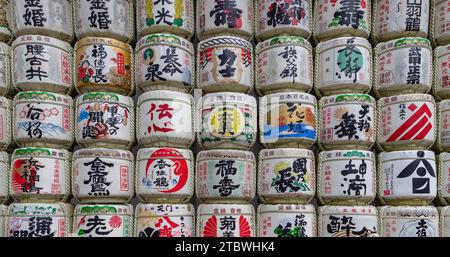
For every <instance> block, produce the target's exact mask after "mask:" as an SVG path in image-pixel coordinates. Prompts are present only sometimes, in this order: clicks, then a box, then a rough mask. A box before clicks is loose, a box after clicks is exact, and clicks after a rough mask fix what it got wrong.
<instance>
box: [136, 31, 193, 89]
mask: <svg viewBox="0 0 450 257" xmlns="http://www.w3.org/2000/svg"><path fill="white" fill-rule="evenodd" d="M135 55H136V56H135V60H136V64H135V65H136V73H135V76H136V85H137V87H138V88H139V89H140V90H141V91H143V92H147V91H153V90H169V89H170V90H173V91H179V92H183V93H188V92H190V91H191V89H192V88H193V87H194V83H195V57H194V46H193V44H192V43H191V42H189V41H188V40H186V39H184V38H181V37H178V36H175V35H170V34H152V35H148V36H145V37H142V38H141V39H140V40H139V41H138V43H137V45H136V53H135Z"/></svg>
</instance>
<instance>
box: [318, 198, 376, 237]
mask: <svg viewBox="0 0 450 257" xmlns="http://www.w3.org/2000/svg"><path fill="white" fill-rule="evenodd" d="M318 213H319V214H318V220H319V221H318V225H317V227H318V228H317V230H318V233H319V237H379V236H380V232H379V230H380V229H379V225H378V212H377V208H375V207H374V206H370V205H367V206H330V205H326V206H322V207H319V209H318Z"/></svg>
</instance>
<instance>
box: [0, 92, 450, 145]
mask: <svg viewBox="0 0 450 257" xmlns="http://www.w3.org/2000/svg"><path fill="white" fill-rule="evenodd" d="M196 100H198V102H197V103H194V97H192V96H191V95H189V94H185V93H179V92H172V91H166V90H157V91H151V92H147V93H145V94H142V95H141V96H140V97H139V99H138V103H137V111H136V115H135V110H134V109H135V108H134V103H133V100H132V99H131V98H130V97H127V96H122V95H118V94H114V93H106V92H97V93H87V94H83V95H81V96H79V97H78V98H77V99H76V107H75V108H73V105H74V104H73V100H72V98H71V97H69V96H66V95H60V94H54V93H49V92H41V91H29V92H20V93H18V94H17V95H16V96H15V97H14V102H11V100H8V99H6V98H4V97H2V98H0V103H1V108H0V111H1V113H2V115H0V118H1V120H2V123H1V124H0V125H1V128H2V133H1V137H0V139H1V140H0V143H1V144H0V145H1V147H2V148H3V149H4V150H5V149H8V147H9V146H11V142H12V140H13V141H14V142H15V143H16V144H17V145H18V146H20V147H28V146H32V147H35V146H37V147H55V148H66V149H68V148H70V147H71V145H72V144H73V141H74V137H75V138H76V141H77V142H78V144H80V145H81V146H83V147H108V148H122V149H130V148H131V147H132V146H133V143H134V137H135V131H136V134H137V139H138V142H139V143H140V144H141V145H142V146H144V147H159V146H172V147H181V148H189V147H190V146H191V145H192V144H193V142H194V141H195V136H196V135H197V141H198V143H199V144H200V146H201V147H202V148H203V149H215V148H220V149H223V148H230V149H242V150H248V149H250V148H251V147H252V146H253V145H254V143H255V142H256V137H257V131H258V124H257V123H258V122H257V116H259V118H260V119H259V132H260V135H259V136H260V142H261V143H262V144H263V145H264V146H265V147H267V148H273V147H303V148H308V147H310V146H312V145H313V144H315V142H316V141H318V143H319V146H320V148H321V149H324V150H333V149H360V150H368V149H370V148H371V147H372V146H373V145H374V144H375V142H376V143H377V145H378V147H379V149H382V150H388V151H389V150H399V149H402V150H406V149H411V150H414V149H422V150H425V149H429V148H430V147H431V146H433V144H434V143H435V141H436V142H437V144H436V147H437V148H438V149H439V150H440V151H449V149H450V141H449V140H448V138H449V135H448V134H449V133H448V132H449V130H450V128H449V126H448V116H449V115H450V114H449V113H450V100H443V101H441V102H439V104H438V108H436V103H435V100H434V98H433V97H432V96H431V95H426V94H406V95H398V96H390V97H384V98H381V99H379V100H378V102H376V101H375V99H374V98H373V97H371V96H370V95H365V94H341V95H335V96H327V97H323V98H322V99H321V100H320V101H319V108H317V101H316V98H315V97H314V96H313V95H310V94H307V93H296V92H294V93H276V94H271V95H268V96H264V97H262V98H260V101H259V103H260V107H259V115H258V111H257V104H256V99H255V98H254V97H252V96H249V95H246V94H241V93H227V92H221V93H212V94H206V95H205V96H203V97H201V98H199V99H196ZM74 109H76V111H74ZM436 109H437V110H436ZM75 112H76V114H74V113H75ZM436 114H437V115H436ZM74 116H75V117H74ZM135 116H136V118H135ZM135 120H136V121H135ZM135 127H136V130H135ZM12 128H13V129H12ZM11 130H12V131H11ZM75 131H76V132H75ZM11 132H12V133H11ZM74 134H75V136H74ZM436 138H437V140H436ZM317 139H318V140H317ZM375 139H376V140H375Z"/></svg>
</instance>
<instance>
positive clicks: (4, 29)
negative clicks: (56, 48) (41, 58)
mask: <svg viewBox="0 0 450 257" xmlns="http://www.w3.org/2000/svg"><path fill="white" fill-rule="evenodd" d="M7 5H8V2H7V1H6V0H2V1H0V41H1V42H5V43H7V42H9V41H10V40H11V38H12V36H13V35H12V33H11V30H10V28H9V22H8V15H7V12H8V6H7ZM0 233H1V232H0Z"/></svg>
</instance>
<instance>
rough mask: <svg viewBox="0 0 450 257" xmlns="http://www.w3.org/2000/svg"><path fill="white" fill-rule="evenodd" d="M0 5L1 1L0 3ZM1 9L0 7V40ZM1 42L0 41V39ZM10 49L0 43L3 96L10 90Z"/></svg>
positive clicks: (0, 83)
mask: <svg viewBox="0 0 450 257" xmlns="http://www.w3.org/2000/svg"><path fill="white" fill-rule="evenodd" d="M0 5H1V1H0ZM1 11H2V9H1V7H0V38H1V29H2V27H1V22H2V21H1ZM0 40H1V39H0ZM11 54H12V50H11V47H10V46H9V45H7V44H5V43H3V42H0V95H1V96H5V95H7V94H8V93H9V92H10V90H11Z"/></svg>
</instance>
